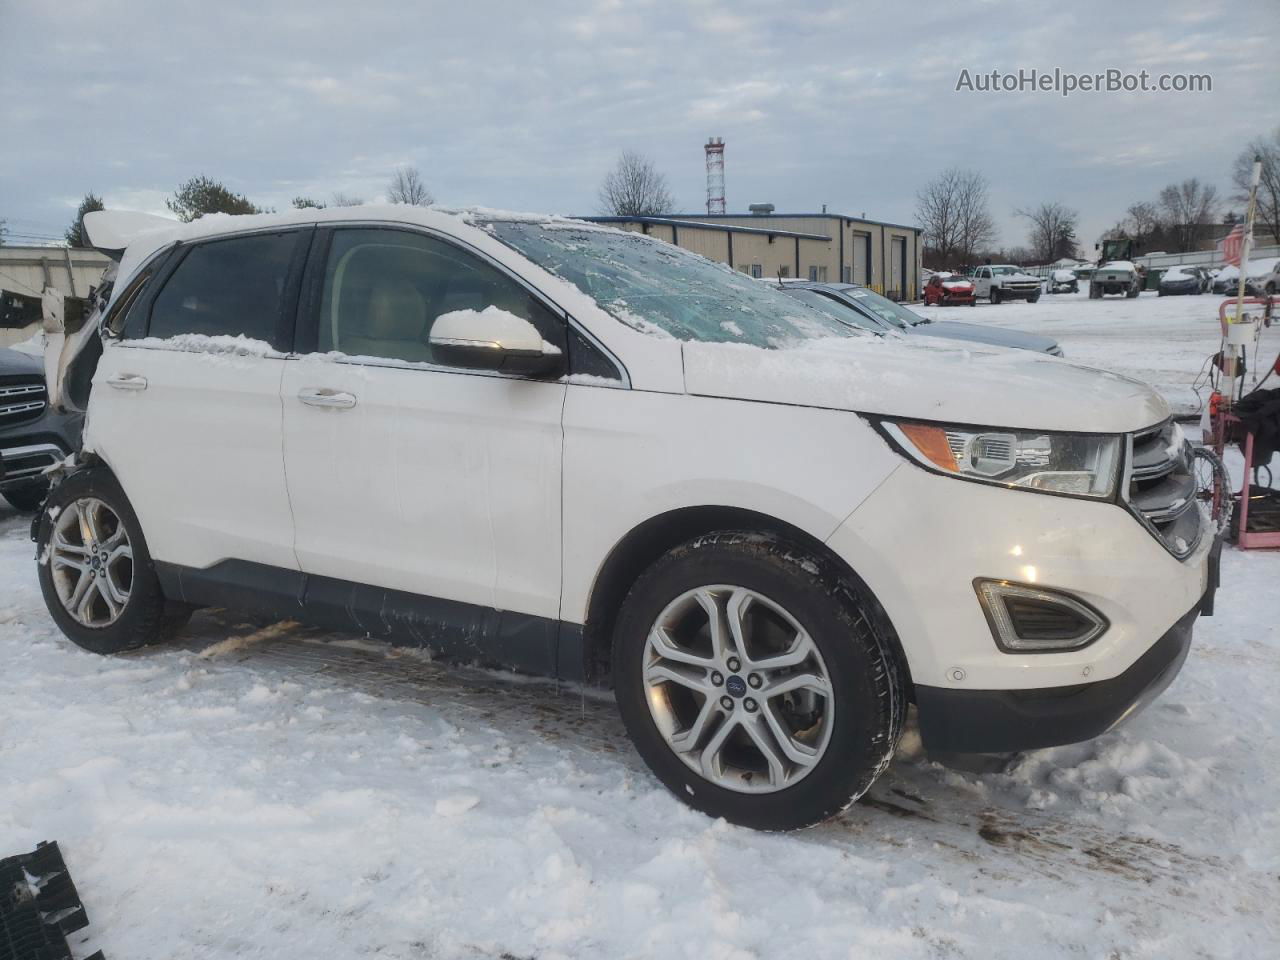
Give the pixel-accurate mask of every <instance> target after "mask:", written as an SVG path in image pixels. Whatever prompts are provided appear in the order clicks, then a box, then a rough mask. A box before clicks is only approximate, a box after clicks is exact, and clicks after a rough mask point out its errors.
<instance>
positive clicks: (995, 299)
mask: <svg viewBox="0 0 1280 960" xmlns="http://www.w3.org/2000/svg"><path fill="white" fill-rule="evenodd" d="M991 302H992V303H993V304H996V303H999V302H1000V288H999V287H992V288H991Z"/></svg>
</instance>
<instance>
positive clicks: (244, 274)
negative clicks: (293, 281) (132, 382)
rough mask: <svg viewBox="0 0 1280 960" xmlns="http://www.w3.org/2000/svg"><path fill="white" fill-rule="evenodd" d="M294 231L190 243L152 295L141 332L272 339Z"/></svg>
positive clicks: (276, 329)
mask: <svg viewBox="0 0 1280 960" xmlns="http://www.w3.org/2000/svg"><path fill="white" fill-rule="evenodd" d="M298 236H299V234H298V233H297V232H296V231H290V232H288V233H268V234H254V235H252V236H247V237H231V238H229V239H227V240H212V241H209V242H207V243H199V244H196V245H195V246H193V247H192V248H191V249H190V250H189V251H187V254H186V256H185V257H183V258H182V262H181V263H179V264H178V266H177V268H176V269H175V270H174V271H173V274H172V275H171V276H170V277H169V279H168V280H167V281H166V282H165V285H164V289H163V290H161V291H160V292H159V294H157V295H156V299H155V304H154V305H153V306H152V308H151V322H150V324H149V325H148V327H147V335H148V336H152V337H173V336H177V335H179V334H191V333H195V334H204V335H206V336H211V337H216V336H232V337H234V336H240V335H243V336H246V337H248V338H249V339H251V340H263V341H266V342H267V343H271V344H276V343H277V341H278V340H279V335H278V333H279V330H280V326H281V322H280V321H281V310H282V308H283V305H284V300H285V283H286V280H287V278H288V276H289V266H290V263H291V262H292V259H293V252H294V248H295V246H296V245H297V243H298Z"/></svg>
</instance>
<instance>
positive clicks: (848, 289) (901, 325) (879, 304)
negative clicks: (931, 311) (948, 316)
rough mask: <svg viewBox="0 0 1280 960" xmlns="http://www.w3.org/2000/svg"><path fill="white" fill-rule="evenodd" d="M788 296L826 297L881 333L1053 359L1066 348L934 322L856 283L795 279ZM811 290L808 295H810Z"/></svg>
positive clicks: (785, 286)
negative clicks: (961, 342)
mask: <svg viewBox="0 0 1280 960" xmlns="http://www.w3.org/2000/svg"><path fill="white" fill-rule="evenodd" d="M780 284H781V287H782V290H783V292H784V293H788V294H791V295H792V296H793V297H796V298H797V299H806V298H808V297H812V296H813V295H815V294H816V295H818V296H821V297H825V298H826V299H827V300H828V301H834V302H836V303H838V304H842V305H843V306H845V307H848V308H850V309H851V310H852V311H854V312H855V313H856V314H857V315H858V316H859V317H861V318H862V319H863V321H865V322H863V323H859V324H858V326H862V327H865V328H866V329H869V330H873V331H875V332H877V333H883V332H885V331H889V330H892V331H894V332H897V333H904V334H910V335H912V336H922V337H945V338H946V339H948V340H967V341H969V342H971V343H989V344H991V345H992V346H997V347H1015V348H1017V349H1019V350H1034V351H1036V352H1037V353H1047V354H1049V355H1050V356H1054V357H1060V356H1062V348H1061V347H1060V346H1058V341H1056V340H1054V339H1053V338H1052V337H1042V336H1040V335H1039V334H1035V333H1023V332H1022V331H1020V330H1005V329H1001V328H998V327H989V326H986V325H984V324H980V323H960V322H958V321H955V320H930V319H929V318H927V317H922V316H920V314H918V313H915V312H914V311H912V310H908V309H907V308H906V307H904V306H903V305H902V304H900V303H895V302H894V301H892V300H890V299H889V298H888V297H882V296H880V294H878V293H876V292H875V291H874V290H868V289H867V288H866V287H861V286H859V285H858V284H856V283H816V282H813V281H809V280H792V281H781V282H780ZM806 291H807V293H806Z"/></svg>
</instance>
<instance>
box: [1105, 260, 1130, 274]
mask: <svg viewBox="0 0 1280 960" xmlns="http://www.w3.org/2000/svg"><path fill="white" fill-rule="evenodd" d="M1137 269H1138V268H1137V267H1135V266H1134V265H1133V263H1132V262H1130V261H1128V260H1111V261H1108V262H1107V263H1104V264H1103V265H1102V266H1100V267H1099V268H1098V270H1097V272H1098V273H1100V274H1102V273H1109V274H1114V275H1116V276H1119V275H1120V274H1131V273H1135V272H1136V271H1137Z"/></svg>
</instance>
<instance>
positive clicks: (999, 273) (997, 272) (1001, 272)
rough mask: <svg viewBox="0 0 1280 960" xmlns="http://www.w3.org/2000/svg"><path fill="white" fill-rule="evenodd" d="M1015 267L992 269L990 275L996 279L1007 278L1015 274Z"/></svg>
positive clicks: (1016, 270) (1016, 269)
mask: <svg viewBox="0 0 1280 960" xmlns="http://www.w3.org/2000/svg"><path fill="white" fill-rule="evenodd" d="M1017 272H1018V268H1017V267H992V268H991V274H992V276H996V277H1007V276H1008V275H1009V274H1011V273H1017Z"/></svg>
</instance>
